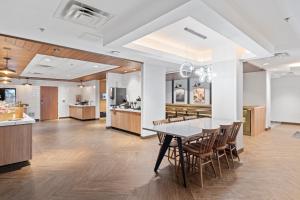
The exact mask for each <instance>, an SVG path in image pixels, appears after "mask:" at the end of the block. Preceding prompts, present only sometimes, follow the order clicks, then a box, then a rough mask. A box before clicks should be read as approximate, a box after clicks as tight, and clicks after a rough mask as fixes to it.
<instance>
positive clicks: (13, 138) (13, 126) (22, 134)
mask: <svg viewBox="0 0 300 200" xmlns="http://www.w3.org/2000/svg"><path fill="white" fill-rule="evenodd" d="M23 116H24V117H23V118H22V119H20V120H11V121H1V122H0V166H3V165H8V164H13V163H18V162H23V161H27V160H30V159H31V158H32V124H33V123H35V120H34V119H32V118H31V117H29V116H28V115H26V114H24V115H23Z"/></svg>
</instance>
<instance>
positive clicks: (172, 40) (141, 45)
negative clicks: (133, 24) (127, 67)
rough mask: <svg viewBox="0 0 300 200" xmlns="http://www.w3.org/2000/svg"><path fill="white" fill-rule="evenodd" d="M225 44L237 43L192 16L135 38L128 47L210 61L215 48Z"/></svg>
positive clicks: (152, 52) (199, 60) (198, 60)
mask: <svg viewBox="0 0 300 200" xmlns="http://www.w3.org/2000/svg"><path fill="white" fill-rule="evenodd" d="M185 28H189V29H192V30H193V31H196V32H197V33H200V34H202V35H204V36H206V37H207V38H206V39H203V38H200V37H198V36H195V35H193V34H192V33H190V32H187V31H185V30H184V29H185ZM174 33H176V34H174ZM224 45H225V46H227V45H235V44H234V43H233V42H232V41H230V40H228V39H227V38H225V37H224V36H222V35H220V34H219V33H217V32H215V31H213V30H211V29H209V28H208V27H206V26H204V25H203V24H201V23H200V22H198V21H197V20H195V19H193V18H192V17H187V18H184V19H182V20H179V21H177V22H175V23H173V24H171V25H168V26H166V27H163V28H161V29H159V30H158V31H155V32H154V33H151V34H149V35H146V36H144V37H142V38H140V39H138V40H135V41H133V42H131V43H129V44H128V45H126V47H128V48H131V49H136V50H140V51H144V52H146V53H151V54H157V55H159V54H161V53H167V54H171V55H175V56H179V57H183V58H187V59H190V60H194V61H197V62H208V61H211V60H212V52H213V49H214V48H217V47H220V46H224Z"/></svg>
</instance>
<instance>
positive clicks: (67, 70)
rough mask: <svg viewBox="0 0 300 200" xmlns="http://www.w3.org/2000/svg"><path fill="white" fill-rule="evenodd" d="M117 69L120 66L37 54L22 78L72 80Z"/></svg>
mask: <svg viewBox="0 0 300 200" xmlns="http://www.w3.org/2000/svg"><path fill="white" fill-rule="evenodd" d="M117 67H119V66H112V65H103V64H99V63H93V62H85V61H81V60H74V59H67V58H59V57H54V56H46V55H41V54H37V55H36V56H35V57H34V58H33V59H32V60H31V62H30V63H29V64H28V65H27V67H26V68H25V69H24V71H23V72H22V74H21V76H23V77H39V78H51V79H67V80H71V79H75V78H79V77H82V76H86V75H90V74H94V73H98V72H102V71H106V70H110V69H114V68H117Z"/></svg>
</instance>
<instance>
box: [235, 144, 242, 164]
mask: <svg viewBox="0 0 300 200" xmlns="http://www.w3.org/2000/svg"><path fill="white" fill-rule="evenodd" d="M234 150H235V153H236V157H237V158H238V160H239V162H240V161H241V160H240V156H239V154H238V151H237V149H236V146H234Z"/></svg>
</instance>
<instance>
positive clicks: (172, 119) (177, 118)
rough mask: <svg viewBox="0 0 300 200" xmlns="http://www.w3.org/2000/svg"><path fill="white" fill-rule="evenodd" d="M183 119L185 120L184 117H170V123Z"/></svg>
mask: <svg viewBox="0 0 300 200" xmlns="http://www.w3.org/2000/svg"><path fill="white" fill-rule="evenodd" d="M183 120H184V118H183V117H175V118H170V119H169V122H170V123H174V122H181V121H183Z"/></svg>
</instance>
